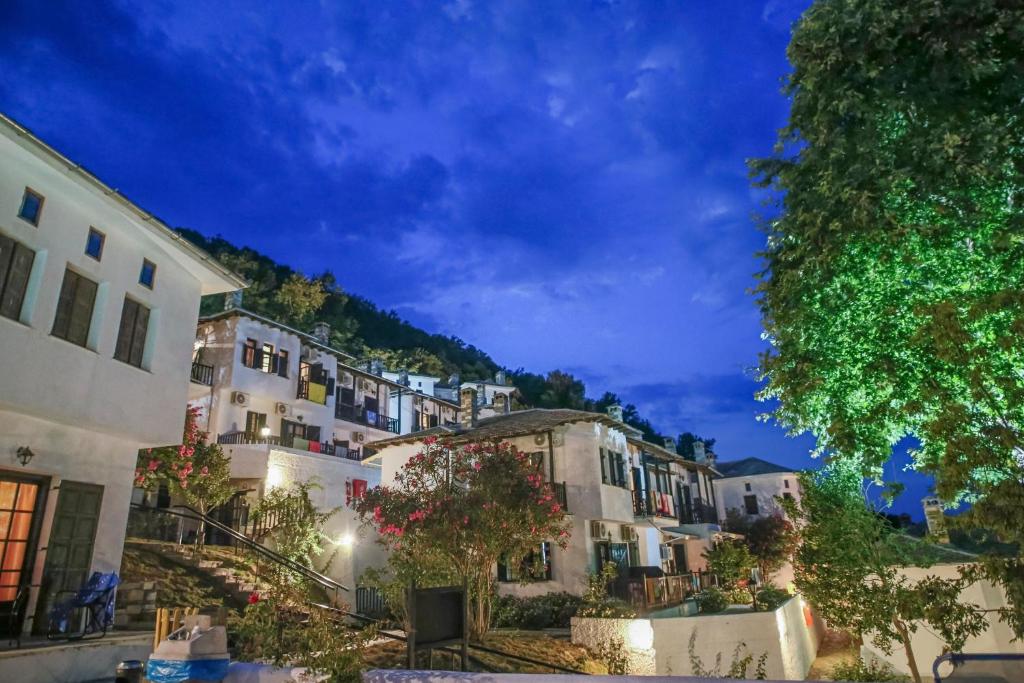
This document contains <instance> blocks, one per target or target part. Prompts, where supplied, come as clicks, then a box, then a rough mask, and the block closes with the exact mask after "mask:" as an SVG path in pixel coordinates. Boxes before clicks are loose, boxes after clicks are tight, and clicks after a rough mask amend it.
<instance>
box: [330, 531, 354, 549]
mask: <svg viewBox="0 0 1024 683" xmlns="http://www.w3.org/2000/svg"><path fill="white" fill-rule="evenodd" d="M355 541H356V539H355V537H353V536H352V534H350V533H344V534H342V535H341V536H338V540H337V541H335V542H336V543H337V544H338V545H345V546H349V545H352V544H353V543H355Z"/></svg>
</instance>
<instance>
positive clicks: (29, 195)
mask: <svg viewBox="0 0 1024 683" xmlns="http://www.w3.org/2000/svg"><path fill="white" fill-rule="evenodd" d="M42 213H43V195H41V194H39V193H38V192H35V191H33V190H30V189H29V188H27V187H26V188H25V194H24V195H22V197H21V208H20V209H18V217H19V218H22V219H24V220H26V221H28V222H29V223H31V224H32V225H39V216H40V215H41V214H42Z"/></svg>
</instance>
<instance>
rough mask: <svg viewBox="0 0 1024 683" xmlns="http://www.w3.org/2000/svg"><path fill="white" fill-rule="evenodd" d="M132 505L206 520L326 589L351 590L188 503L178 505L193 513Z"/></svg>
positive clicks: (249, 547) (147, 509)
mask: <svg viewBox="0 0 1024 683" xmlns="http://www.w3.org/2000/svg"><path fill="white" fill-rule="evenodd" d="M132 507H133V508H136V509H138V510H143V511H145V512H151V513H155V514H162V515H173V516H174V517H181V518H183V519H191V520H193V521H197V522H204V523H205V524H208V525H210V526H212V527H213V528H214V529H217V530H218V531H221V532H223V533H225V534H227V535H228V536H230V537H231V538H232V539H233V540H234V541H236V542H238V543H240V544H242V545H243V546H245V547H246V548H248V549H250V550H252V551H253V552H255V553H257V554H258V555H262V556H263V557H265V558H267V559H269V560H271V561H272V562H275V563H276V564H279V565H282V566H283V567H285V568H287V569H290V570H291V571H293V572H296V573H297V574H301V575H302V576H304V577H305V578H307V579H309V580H310V581H312V582H314V583H318V584H320V586H322V587H323V588H326V589H329V590H333V591H339V590H343V591H346V592H348V590H349V588H348V587H347V586H343V585H342V584H340V583H338V582H337V581H335V580H334V579H332V578H330V577H329V576H324V575H323V574H321V573H320V572H318V571H316V570H315V569H310V568H309V567H307V566H306V565H304V564H299V563H298V562H296V561H295V560H292V559H290V558H287V557H285V556H284V555H281V554H279V553H276V552H274V551H273V550H271V549H270V548H268V547H266V546H265V545H263V544H261V543H257V542H256V541H254V540H252V539H251V538H249V537H248V536H246V535H245V534H242V533H239V532H238V531H236V530H235V529H232V528H231V527H229V526H227V525H226V524H222V523H221V522H219V521H217V520H216V519H213V518H212V517H208V516H207V515H204V514H203V513H201V512H199V511H198V510H195V509H193V508H190V507H189V506H187V505H178V506H176V507H178V508H180V509H183V510H188V511H189V513H191V514H185V513H183V512H178V511H176V510H171V509H170V508H151V507H147V506H145V505H139V504H138V503H132Z"/></svg>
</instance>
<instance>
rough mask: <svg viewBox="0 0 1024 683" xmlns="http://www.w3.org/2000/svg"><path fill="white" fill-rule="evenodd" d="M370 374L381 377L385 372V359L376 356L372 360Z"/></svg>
mask: <svg viewBox="0 0 1024 683" xmlns="http://www.w3.org/2000/svg"><path fill="white" fill-rule="evenodd" d="M370 374H372V375H377V376H378V377H380V376H381V375H383V374H384V361H382V360H380V359H378V358H374V359H373V360H371V361H370Z"/></svg>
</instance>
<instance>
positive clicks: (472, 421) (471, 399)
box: [459, 387, 477, 429]
mask: <svg viewBox="0 0 1024 683" xmlns="http://www.w3.org/2000/svg"><path fill="white" fill-rule="evenodd" d="M476 410H477V405H476V389H474V388H473V387H466V388H465V389H463V390H462V391H460V392H459V412H460V413H461V415H460V418H461V419H460V422H461V424H462V428H463V429H472V428H474V427H476Z"/></svg>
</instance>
